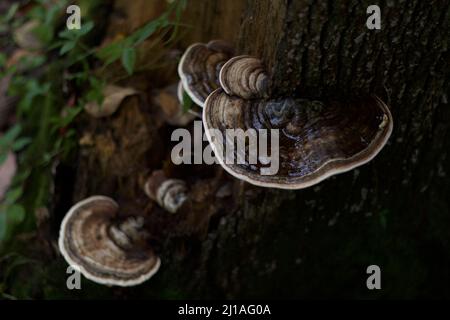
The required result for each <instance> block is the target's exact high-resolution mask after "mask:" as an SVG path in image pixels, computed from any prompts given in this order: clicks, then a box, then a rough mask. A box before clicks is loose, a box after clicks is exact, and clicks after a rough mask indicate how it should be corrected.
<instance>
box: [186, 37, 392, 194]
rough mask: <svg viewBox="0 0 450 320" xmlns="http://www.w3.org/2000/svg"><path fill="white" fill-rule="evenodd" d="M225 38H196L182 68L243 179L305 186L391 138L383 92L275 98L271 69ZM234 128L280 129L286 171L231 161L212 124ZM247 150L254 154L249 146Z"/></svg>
mask: <svg viewBox="0 0 450 320" xmlns="http://www.w3.org/2000/svg"><path fill="white" fill-rule="evenodd" d="M223 43H224V42H222V41H217V40H216V41H211V42H209V43H208V44H194V45H192V46H191V47H189V48H188V49H187V50H186V52H185V54H184V55H183V58H182V59H181V61H180V64H179V68H178V71H179V75H180V77H181V79H182V84H183V88H184V90H186V92H187V93H188V94H189V96H190V97H191V98H192V99H193V100H194V101H195V102H196V103H197V104H198V105H200V106H202V107H203V125H204V128H205V133H206V136H207V138H208V141H209V143H210V145H211V147H212V149H213V151H214V153H215V155H216V157H217V159H218V160H219V163H220V164H221V165H222V167H223V168H224V169H225V170H226V171H228V172H229V173H230V174H232V175H233V176H235V177H237V178H238V179H241V180H244V181H247V182H249V183H252V184H255V185H258V186H263V187H271V188H281V189H302V188H306V187H309V186H312V185H314V184H316V183H319V182H320V181H322V180H324V179H326V178H328V177H330V176H332V175H335V174H338V173H342V172H345V171H348V170H351V169H353V168H355V167H357V166H360V165H363V164H364V163H367V162H368V161H370V160H371V159H373V158H374V157H375V156H376V155H377V154H378V152H379V151H380V150H381V149H382V148H383V147H384V145H385V144H386V142H387V140H388V139H389V136H390V135H391V132H392V128H393V119H392V115H391V113H390V111H389V108H388V106H387V105H386V104H385V103H384V102H383V101H382V100H381V99H380V98H378V97H376V96H374V95H371V96H368V97H362V98H355V99H348V100H347V101H345V102H338V101H311V100H305V99H297V98H295V97H272V96H271V93H270V92H271V87H270V83H271V81H270V75H269V74H268V73H267V72H266V70H265V67H264V64H263V63H262V62H261V60H259V59H257V58H255V57H251V56H236V57H231V56H232V55H233V50H232V49H231V47H230V46H229V45H224V44H223ZM218 44H220V45H218ZM227 129H242V130H244V131H246V130H248V129H255V130H259V129H269V130H270V129H278V130H279V132H280V141H279V156H280V159H279V171H278V172H277V173H276V174H275V175H262V174H261V173H260V170H259V169H260V167H261V165H262V163H259V164H257V165H254V164H250V163H248V162H247V163H244V164H228V163H226V162H225V159H224V152H223V145H224V144H226V143H223V141H219V140H218V139H214V138H213V131H214V130H219V131H220V132H221V133H222V136H224V137H227V134H226V130H227ZM238 152H242V150H238ZM244 152H245V153H246V155H245V159H247V158H248V153H249V150H248V148H247V149H245V150H244ZM260 160H261V162H263V161H262V159H260Z"/></svg>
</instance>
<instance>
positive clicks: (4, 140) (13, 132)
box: [0, 124, 22, 146]
mask: <svg viewBox="0 0 450 320" xmlns="http://www.w3.org/2000/svg"><path fill="white" fill-rule="evenodd" d="M21 131H22V127H21V126H20V125H19V124H16V125H15V126H13V127H12V128H11V129H9V130H8V131H7V132H6V133H5V134H4V135H3V137H1V138H0V146H5V145H8V144H11V143H12V142H13V141H14V140H15V139H16V138H17V137H18V136H19V134H20V132H21Z"/></svg>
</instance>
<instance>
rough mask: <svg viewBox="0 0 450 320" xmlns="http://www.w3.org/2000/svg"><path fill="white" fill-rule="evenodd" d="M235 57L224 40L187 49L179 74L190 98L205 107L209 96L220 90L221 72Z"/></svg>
mask: <svg viewBox="0 0 450 320" xmlns="http://www.w3.org/2000/svg"><path fill="white" fill-rule="evenodd" d="M233 55H234V49H233V48H232V46H231V45H230V44H229V43H227V42H226V41H223V40H213V41H210V42H208V43H207V44H204V43H195V44H193V45H191V46H190V47H189V48H187V49H186V51H185V53H184V54H183V56H182V57H181V60H180V63H179V64H178V74H179V76H180V78H181V81H182V83H183V88H184V90H185V91H186V93H187V94H188V95H189V97H190V98H191V99H192V101H194V103H196V104H197V105H199V106H200V107H203V106H204V104H205V100H206V98H207V97H208V95H209V94H210V93H211V92H212V91H214V90H215V89H217V88H219V72H220V69H221V68H222V66H223V65H224V63H225V62H227V61H228V60H229V59H230V58H231V57H233Z"/></svg>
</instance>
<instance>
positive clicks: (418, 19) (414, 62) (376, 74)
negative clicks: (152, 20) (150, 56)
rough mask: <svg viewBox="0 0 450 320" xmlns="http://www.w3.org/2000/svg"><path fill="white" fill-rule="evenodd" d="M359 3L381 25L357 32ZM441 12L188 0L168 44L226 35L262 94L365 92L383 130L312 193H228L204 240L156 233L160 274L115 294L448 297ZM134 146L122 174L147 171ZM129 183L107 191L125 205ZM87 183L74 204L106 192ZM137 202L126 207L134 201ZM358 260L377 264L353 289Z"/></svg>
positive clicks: (448, 186) (360, 269)
mask: <svg viewBox="0 0 450 320" xmlns="http://www.w3.org/2000/svg"><path fill="white" fill-rule="evenodd" d="M371 4H378V5H379V6H380V7H381V14H382V29H381V30H368V29H367V27H366V19H367V16H368V15H367V14H366V9H367V7H368V6H369V5H371ZM130 5H131V4H130ZM149 6H150V5H149ZM449 9H450V6H449V4H448V2H447V1H420V0H414V1H406V0H405V1H378V2H377V3H376V2H373V1H331V0H330V1H317V0H316V1H307V0H296V1H289V0H247V1H240V0H235V1H219V0H217V1H216V0H214V1H213V0H211V1H209V0H208V1H201V0H192V1H189V4H188V8H187V10H186V12H185V22H186V23H188V24H191V25H192V26H193V28H192V29H189V31H188V34H187V35H186V37H185V38H184V39H183V40H182V43H181V46H182V47H186V46H187V45H188V44H190V43H191V42H205V41H208V40H211V39H215V38H224V39H227V40H229V41H232V42H233V43H234V44H235V45H236V46H237V48H238V51H239V52H238V53H242V54H252V55H256V56H259V57H261V58H263V60H264V62H265V63H266V64H267V66H268V67H269V69H270V70H271V71H272V74H273V80H274V94H275V95H297V96H302V97H314V98H322V97H325V96H327V97H336V98H339V99H345V98H346V97H349V96H353V95H355V94H359V93H375V94H377V95H379V96H380V97H382V98H383V99H384V100H385V101H386V102H387V103H388V105H389V106H390V107H391V111H392V113H393V116H394V121H395V123H394V132H393V135H392V136H391V139H390V141H389V143H388V145H387V146H386V147H385V149H384V150H383V151H382V152H381V154H380V155H379V156H378V157H376V158H375V159H374V160H373V161H372V162H370V163H369V164H367V165H365V166H363V167H361V168H359V169H356V170H353V171H351V172H349V173H345V174H341V175H339V176H335V177H332V178H331V179H328V180H326V181H324V182H322V183H320V184H319V185H317V186H315V187H312V188H309V189H305V190H299V191H279V190H270V189H261V188H256V187H252V186H250V185H243V186H241V187H242V190H239V191H237V192H235V193H234V195H233V201H232V202H230V205H229V206H230V207H229V208H226V206H225V208H224V209H223V211H222V212H221V213H220V214H218V215H216V216H215V217H213V219H211V220H208V224H207V232H206V233H204V234H202V236H196V237H189V235H188V236H186V235H184V236H183V237H182V238H170V237H169V238H168V239H167V241H165V242H163V243H161V244H160V246H161V247H160V251H161V254H162V260H163V265H162V268H161V271H160V273H159V274H158V275H157V276H156V277H155V278H154V279H152V280H151V281H149V282H148V283H147V284H146V285H144V286H141V287H139V288H135V289H127V291H120V292H121V293H120V294H119V295H122V292H126V296H129V297H130V296H140V297H142V296H146V297H163V298H167V297H174V298H175V297H211V298H212V297H226V298H243V297H245V298H248V297H271V298H296V297H364V298H371V297H380V296H381V297H419V296H447V297H448V296H450V288H449V287H448V284H449V283H450V234H449V232H448V227H449V225H450V210H449V201H448V195H449V194H450V183H449V179H448V176H447V175H448V172H447V170H448V169H449V166H448V164H449V161H448V150H450V142H449V141H450V140H449V138H450V134H449V120H450V112H449V106H448V93H449V92H450V90H449V89H450V88H449V66H448V61H450V59H449V58H450V57H449V53H448V30H449V25H448V21H450V10H449ZM135 110H137V109H136V108H135V107H133V108H130V109H129V111H127V112H128V113H133V112H134V111H135ZM124 112H125V111H124ZM125 116H126V114H125ZM119 117H121V116H119ZM132 118H133V119H136V118H135V117H134V116H133V117H131V118H130V119H132ZM137 119H139V117H138V118H137ZM115 121H119V120H115ZM133 121H134V122H136V121H137V120H130V123H131V124H125V126H127V125H130V126H133V124H132V123H133ZM143 121H144V120H143ZM148 121H150V120H148V119H147V120H145V121H144V122H148ZM151 121H153V120H151ZM121 125H122V124H121ZM136 134H138V133H136ZM166 137H167V138H168V136H166ZM121 139H122V138H121ZM119 145H120V143H119ZM131 145H132V144H131ZM158 148H159V147H158V145H156V146H155V145H153V146H152V148H150V150H158ZM138 151H139V152H138V154H140V155H141V156H143V157H146V159H147V160H146V161H147V162H145V161H144V162H142V163H141V166H140V167H139V166H138V167H135V168H134V169H136V170H144V167H145V166H147V168H148V167H151V166H152V165H151V164H149V161H150V160H149V159H151V158H152V156H151V154H149V152H150V151H149V149H145V148H144V149H143V150H138ZM141 151H142V152H143V153H141ZM144 154H146V155H147V156H144ZM133 159H135V157H133ZM124 161H126V160H124ZM130 162H131V163H135V160H133V161H131V159H130ZM153 165H154V166H155V167H156V164H153ZM86 168H88V170H91V171H87V172H85V173H83V174H84V175H85V176H92V175H93V171H92V170H93V168H96V167H95V166H83V165H81V166H80V168H79V170H78V172H81V170H85V169H86ZM89 168H90V169H89ZM131 175H133V173H132V172H128V173H126V174H123V177H122V178H121V179H119V181H122V183H123V185H120V186H118V185H117V184H114V185H113V187H112V189H110V190H107V191H108V192H107V193H109V194H111V193H112V194H117V197H119V198H121V197H124V194H125V195H126V197H125V198H128V199H129V198H132V196H134V195H132V193H133V192H136V193H139V191H138V188H137V187H136V186H135V183H134V182H133V183H132V184H131V185H130V184H127V181H128V182H129V181H130V179H131V178H130V176H131ZM104 176H108V173H105V175H104ZM78 181H79V184H83V183H87V182H86V180H85V179H81V180H80V179H78ZM80 181H82V182H80ZM87 184H88V187H86V185H83V186H81V187H80V185H79V186H78V190H81V189H82V190H83V191H79V192H76V196H75V198H81V197H82V196H86V195H88V193H89V192H94V191H97V192H98V191H99V189H100V190H105V188H106V187H105V186H102V183H100V182H97V183H92V182H90V183H87ZM239 185H240V184H239V183H238V182H234V187H239ZM106 189H107V188H106ZM130 190H134V191H133V192H131V191H130ZM139 197H141V200H140V202H138V203H136V204H135V207H136V208H138V209H140V208H141V207H143V206H145V205H144V204H143V203H144V200H142V195H140V196H139ZM143 199H145V198H143ZM166 231H167V233H169V234H170V232H171V231H170V228H169V229H167V228H166ZM372 264H376V265H379V266H380V267H381V270H382V288H383V289H382V290H379V291H369V290H367V288H366V278H367V274H366V268H367V267H368V266H369V265H372Z"/></svg>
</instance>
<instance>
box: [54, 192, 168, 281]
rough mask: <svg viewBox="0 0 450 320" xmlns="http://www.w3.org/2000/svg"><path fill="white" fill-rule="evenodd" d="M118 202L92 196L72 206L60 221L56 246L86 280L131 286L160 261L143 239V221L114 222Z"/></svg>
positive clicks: (156, 266)
mask: <svg viewBox="0 0 450 320" xmlns="http://www.w3.org/2000/svg"><path fill="white" fill-rule="evenodd" d="M118 210H119V206H118V204H117V203H116V202H115V201H114V200H112V199H111V198H108V197H105V196H93V197H90V198H87V199H85V200H83V201H81V202H79V203H77V204H76V205H74V206H73V207H72V208H71V209H70V210H69V212H68V213H67V215H66V216H65V217H64V219H63V222H62V224H61V229H60V234H59V241H58V244H59V249H60V251H61V253H62V255H63V256H64V258H65V259H66V261H67V262H68V263H69V264H70V265H71V266H73V267H74V268H79V270H80V272H81V273H82V274H83V275H84V276H85V277H86V278H88V279H90V280H92V281H94V282H97V283H100V284H105V285H115V286H133V285H138V284H140V283H142V282H144V281H146V280H148V279H149V278H151V277H152V276H153V275H154V274H155V273H156V272H157V271H158V269H159V267H160V264H161V261H160V259H159V257H157V256H156V255H155V253H154V252H153V250H152V249H151V248H150V247H149V246H148V244H147V242H146V233H145V232H144V231H143V230H142V225H143V221H140V220H139V219H137V218H128V219H127V220H125V221H122V222H121V223H118V222H117V221H116V219H117V213H118Z"/></svg>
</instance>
